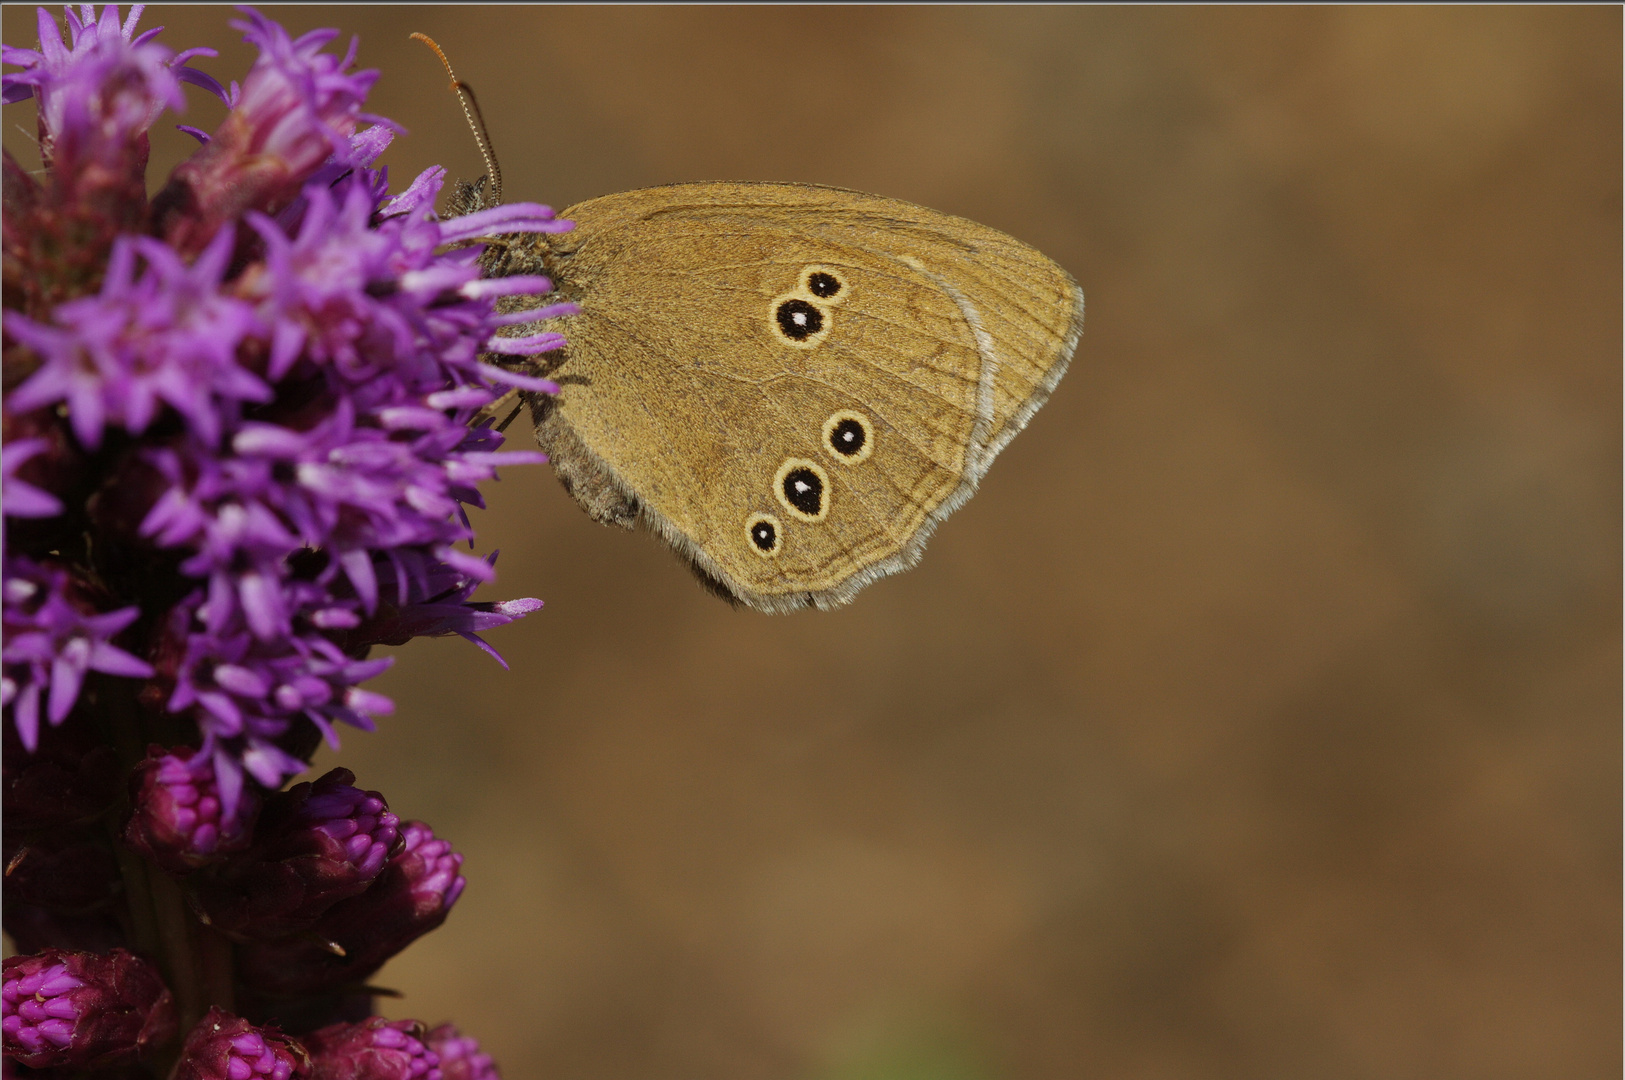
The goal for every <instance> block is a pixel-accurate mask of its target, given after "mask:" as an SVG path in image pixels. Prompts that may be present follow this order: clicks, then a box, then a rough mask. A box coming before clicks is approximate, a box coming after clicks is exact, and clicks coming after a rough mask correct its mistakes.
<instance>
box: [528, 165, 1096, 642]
mask: <svg viewBox="0 0 1625 1080" xmlns="http://www.w3.org/2000/svg"><path fill="white" fill-rule="evenodd" d="M565 214H566V216H568V217H570V218H572V219H573V220H575V221H576V229H575V231H574V232H572V233H568V234H563V235H561V236H558V237H554V238H549V244H550V247H551V250H550V251H549V252H548V253H547V256H546V262H547V269H548V270H549V272H550V273H551V274H552V275H553V276H554V279H555V283H556V285H557V287H558V289H559V291H560V292H562V293H563V294H564V295H565V296H567V297H569V298H571V299H574V300H576V302H577V303H578V304H579V305H580V306H581V309H582V311H581V314H579V315H576V316H573V317H571V318H570V319H569V320H568V322H567V324H566V326H565V328H564V329H565V333H566V336H567V337H568V339H569V342H570V344H569V346H568V348H567V350H566V351H565V352H564V354H563V355H562V357H561V362H560V363H559V366H558V368H557V371H556V373H555V375H554V377H555V378H556V379H558V381H560V383H561V384H562V385H563V391H562V393H561V394H560V395H559V397H558V398H557V399H556V400H555V401H552V402H548V403H545V404H544V405H543V407H542V408H541V410H540V411H539V412H538V435H539V437H540V438H541V440H542V442H543V444H544V446H546V447H548V449H549V450H550V452H551V453H552V454H553V456H554V460H555V463H556V465H557V466H558V468H559V471H560V475H561V477H562V478H564V479H565V480H566V483H567V485H568V486H570V487H571V488H572V491H573V493H574V494H575V495H576V497H577V498H578V500H580V501H582V503H583V505H584V506H586V507H587V508H588V509H589V511H591V512H594V513H595V516H598V517H600V518H601V519H606V520H610V519H617V518H620V519H625V518H628V517H630V516H631V515H633V514H634V513H635V514H636V515H637V516H640V517H642V518H643V519H644V520H645V521H647V522H648V524H649V525H650V526H651V527H652V528H653V529H654V530H655V531H657V532H659V533H660V534H661V535H663V536H664V537H665V538H666V539H667V540H668V541H669V542H671V543H672V545H673V546H674V547H675V548H676V549H677V550H678V551H679V552H681V553H682V554H683V555H685V556H686V557H687V558H688V559H689V560H690V561H691V562H692V563H693V564H694V566H695V568H696V570H697V571H699V573H700V574H701V577H702V579H704V580H707V581H708V582H709V583H710V584H711V585H712V586H713V587H714V588H716V589H717V591H719V592H721V593H723V594H724V595H728V596H731V597H733V598H736V599H738V600H740V601H742V602H744V603H746V604H748V605H750V606H752V607H756V608H758V609H762V610H770V611H776V610H788V609H791V608H796V607H802V606H807V605H809V604H811V605H817V606H820V607H829V606H833V605H836V604H839V603H844V602H846V601H847V600H850V599H851V597H852V596H853V594H855V593H856V592H857V590H858V589H860V588H861V587H862V586H863V585H865V584H867V583H868V582H869V581H871V580H873V579H874V578H876V577H878V576H881V575H883V574H887V573H892V572H895V571H897V570H900V569H904V568H906V567H908V566H911V565H912V564H913V563H914V561H915V560H917V559H918V557H919V554H920V552H921V550H922V548H923V546H924V543H925V540H926V538H927V537H928V536H929V534H930V532H931V530H932V528H934V527H935V525H936V523H937V522H938V521H940V520H941V519H942V518H943V517H946V516H947V514H948V513H950V512H951V511H952V510H953V509H954V508H955V507H957V506H958V505H959V504H960V503H961V502H963V501H964V499H966V498H968V497H969V496H970V494H971V493H973V492H974V490H975V486H976V483H977V481H978V479H979V478H980V477H981V475H982V473H983V472H984V471H985V470H986V468H987V466H988V465H989V464H990V463H991V461H992V459H993V457H994V455H996V454H997V453H998V451H999V450H1000V449H1002V447H1003V446H1004V445H1005V444H1006V443H1007V442H1008V441H1009V439H1010V438H1011V437H1013V436H1014V434H1015V433H1016V432H1017V431H1019V430H1020V428H1021V426H1022V425H1024V424H1025V423H1026V421H1027V419H1028V418H1029V417H1030V416H1031V415H1032V413H1033V412H1034V411H1035V410H1036V409H1037V408H1038V406H1039V405H1041V404H1042V402H1043V400H1044V399H1045V398H1046V397H1047V396H1048V394H1049V392H1050V390H1051V389H1053V387H1054V385H1055V383H1056V382H1057V381H1058V380H1059V378H1060V376H1061V374H1062V373H1063V372H1064V370H1065V366H1066V362H1067V359H1068V358H1069V357H1070V355H1071V352H1072V348H1073V347H1074V346H1075V344H1076V341H1077V335H1078V332H1079V330H1080V328H1081V320H1082V294H1081V293H1080V292H1079V291H1078V289H1077V286H1076V285H1075V284H1074V283H1073V282H1072V280H1071V279H1070V278H1069V277H1068V276H1067V275H1066V273H1065V272H1064V271H1062V270H1061V269H1060V268H1059V267H1057V266H1056V265H1055V264H1054V263H1052V262H1050V261H1049V260H1048V259H1046V258H1045V257H1044V256H1042V255H1040V254H1039V253H1037V252H1036V251H1033V250H1032V249H1031V248H1028V247H1026V246H1025V245H1023V244H1021V243H1019V242H1018V241H1015V240H1013V239H1011V238H1009V237H1007V236H1005V235H1003V234H1001V233H998V232H996V231H995V230H992V229H987V228H984V227H982V226H979V225H976V224H975V223H973V222H968V221H964V220H962V219H959V218H953V217H949V216H948V215H944V214H938V213H935V212H934V211H930V210H926V209H923V208H921V207H916V206H912V205H910V204H907V203H901V202H897V201H895V200H890V199H882V198H878V197H876V196H871V195H862V194H859V193H856V192H849V191H843V190H840V189H834V188H823V187H814V186H810V185H796V184H689V185H675V186H672V187H665V188H652V189H648V190H645V191H637V192H629V193H626V194H623V195H614V196H609V197H607V198H603V199H595V200H592V201H591V202H587V203H583V204H581V205H580V206H577V207H573V208H571V209H570V210H567V211H566V212H565ZM832 290H833V291H832ZM797 320H799V322H798V321H797ZM842 439H845V440H847V441H848V445H840V440H842ZM854 440H855V441H856V443H857V444H858V445H856V446H853V445H850V444H851V443H852V442H853V441H854ZM752 530H755V531H754V532H753V531H752ZM767 532H770V533H771V534H772V536H771V543H767V544H764V543H763V537H764V534H765V533H767Z"/></svg>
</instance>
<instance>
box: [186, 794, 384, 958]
mask: <svg viewBox="0 0 1625 1080" xmlns="http://www.w3.org/2000/svg"><path fill="white" fill-rule="evenodd" d="M354 780H355V774H354V773H352V772H350V770H348V769H334V770H333V771H332V772H329V773H328V774H327V775H326V776H323V777H322V778H321V779H319V780H317V781H316V782H315V783H310V782H308V781H307V782H306V783H303V784H295V785H294V786H293V787H291V788H289V789H288V790H287V791H284V792H280V793H278V794H276V795H273V796H271V797H270V799H268V800H267V801H266V804H265V811H264V813H263V814H261V815H260V822H259V826H258V827H257V828H256V829H255V831H254V846H253V848H252V849H251V850H250V851H249V852H248V853H247V854H246V855H244V856H243V857H242V858H240V859H236V860H233V861H232V862H231V863H229V864H227V865H226V866H223V867H221V869H220V872H219V873H218V874H216V875H214V876H212V877H210V878H208V879H205V880H203V881H199V882H198V883H197V893H196V895H197V900H198V904H199V907H200V908H201V909H202V911H203V912H204V914H205V915H206V916H207V917H208V920H209V923H210V925H212V926H214V927H215V928H216V929H217V930H220V931H221V932H223V933H225V934H228V935H230V936H232V937H234V938H238V939H240V940H250V939H257V940H263V941H269V940H274V939H276V938H280V937H286V936H288V935H289V934H294V933H298V932H299V931H301V930H305V929H308V928H309V927H311V926H312V925H314V924H315V922H316V920H317V919H318V918H320V917H321V915H322V914H323V913H324V912H326V911H327V910H328V909H329V908H331V907H332V906H333V905H334V904H336V903H338V902H339V901H341V900H348V899H349V898H350V897H352V896H358V895H360V894H361V893H363V892H365V891H366V889H367V887H368V886H369V885H371V884H372V883H373V881H374V879H376V878H377V877H378V875H379V874H380V873H381V872H382V871H383V869H384V866H385V864H386V863H387V862H388V861H389V859H390V857H391V856H392V855H394V854H395V853H396V851H397V849H398V848H399V847H400V846H401V833H400V820H399V819H398V818H397V817H396V816H395V815H394V814H392V813H390V812H389V805H388V804H387V803H386V802H384V797H383V796H382V795H380V794H378V792H376V791H362V790H360V789H359V788H356V787H354V786H353V782H354Z"/></svg>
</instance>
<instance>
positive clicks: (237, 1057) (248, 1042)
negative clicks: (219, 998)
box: [170, 1007, 310, 1080]
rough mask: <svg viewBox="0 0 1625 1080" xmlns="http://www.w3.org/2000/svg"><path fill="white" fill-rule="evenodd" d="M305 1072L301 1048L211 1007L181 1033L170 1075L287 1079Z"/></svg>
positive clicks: (200, 1079)
mask: <svg viewBox="0 0 1625 1080" xmlns="http://www.w3.org/2000/svg"><path fill="white" fill-rule="evenodd" d="M309 1075H310V1055H309V1054H307V1053H305V1048H304V1047H303V1046H300V1045H299V1044H298V1043H297V1042H295V1041H294V1040H292V1039H290V1038H288V1037H287V1036H285V1035H283V1034H282V1032H280V1031H278V1030H277V1029H276V1028H274V1027H259V1028H257V1027H255V1026H254V1025H252V1024H250V1023H249V1022H248V1021H247V1020H244V1019H243V1018H242V1017H240V1016H233V1015H231V1014H230V1013H228V1012H226V1011H224V1010H222V1009H220V1008H218V1007H217V1008H213V1009H210V1010H209V1014H208V1015H207V1016H205V1017H204V1018H203V1019H202V1020H199V1021H198V1024H197V1027H195V1028H193V1029H192V1032H191V1034H189V1035H187V1036H186V1046H185V1047H183V1048H182V1050H181V1058H180V1060H179V1061H178V1062H176V1063H175V1069H174V1071H173V1072H171V1073H170V1080H292V1078H293V1077H296V1076H297V1077H306V1076H309Z"/></svg>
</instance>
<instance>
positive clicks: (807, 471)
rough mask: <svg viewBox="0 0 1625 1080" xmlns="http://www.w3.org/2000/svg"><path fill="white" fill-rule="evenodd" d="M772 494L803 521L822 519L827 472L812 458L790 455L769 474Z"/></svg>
mask: <svg viewBox="0 0 1625 1080" xmlns="http://www.w3.org/2000/svg"><path fill="white" fill-rule="evenodd" d="M773 494H774V495H776V496H777V497H778V500H779V502H780V503H781V504H783V506H784V508H785V509H786V510H788V511H790V513H791V514H793V515H795V516H796V517H798V518H800V519H801V520H803V521H823V520H824V517H825V516H826V515H827V514H828V513H829V474H828V473H826V472H824V469H823V466H821V465H819V464H818V463H817V462H816V461H807V460H805V459H803V458H791V459H790V460H789V461H786V462H785V463H784V464H783V465H780V466H779V471H778V472H777V473H776V474H775V475H774V477H773Z"/></svg>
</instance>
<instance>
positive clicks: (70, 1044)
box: [0, 949, 175, 1069]
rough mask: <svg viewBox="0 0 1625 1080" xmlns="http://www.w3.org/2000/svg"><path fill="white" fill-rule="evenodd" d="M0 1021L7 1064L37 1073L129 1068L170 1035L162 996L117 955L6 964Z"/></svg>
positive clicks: (142, 966) (124, 955)
mask: <svg viewBox="0 0 1625 1080" xmlns="http://www.w3.org/2000/svg"><path fill="white" fill-rule="evenodd" d="M0 1016H3V1020H0V1027H3V1029H4V1035H5V1053H6V1056H7V1057H9V1058H14V1059H16V1060H17V1061H19V1062H21V1063H22V1064H24V1065H27V1066H28V1067H30V1068H36V1069H38V1068H91V1069H100V1068H107V1067H109V1066H116V1065H124V1064H129V1063H131V1062H134V1061H135V1060H136V1059H137V1058H138V1057H140V1056H141V1055H142V1054H143V1053H144V1052H145V1051H146V1050H147V1049H148V1048H149V1047H151V1046H156V1045H160V1044H162V1043H164V1042H167V1041H168V1040H169V1039H170V1037H171V1036H173V1035H174V1033H175V1006H174V1001H173V999H172V998H171V997H170V993H169V988H168V987H166V986H165V985H164V982H163V980H162V979H161V978H159V976H158V971H157V969H156V968H154V967H153V966H152V965H151V964H149V963H148V962H147V961H145V960H143V959H141V958H140V957H138V956H135V955H133V954H131V953H128V952H125V951H124V950H123V949H114V950H113V951H112V952H111V953H109V954H107V955H105V956H98V955H96V954H95V953H76V952H64V951H62V950H60V949H47V950H45V951H44V952H42V953H39V954H37V955H34V956H11V957H7V958H6V961H5V975H4V985H3V987H0Z"/></svg>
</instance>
